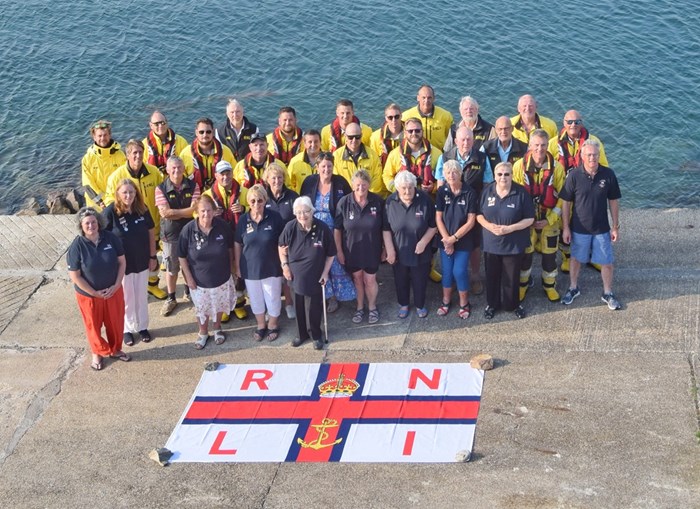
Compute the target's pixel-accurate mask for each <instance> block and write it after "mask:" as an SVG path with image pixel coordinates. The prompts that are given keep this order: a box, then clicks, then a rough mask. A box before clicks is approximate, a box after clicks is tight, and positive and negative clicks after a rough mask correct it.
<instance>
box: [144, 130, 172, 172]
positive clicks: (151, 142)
mask: <svg viewBox="0 0 700 509" xmlns="http://www.w3.org/2000/svg"><path fill="white" fill-rule="evenodd" d="M156 138H157V135H156V134H155V133H154V132H153V131H150V132H149V133H148V137H147V138H146V140H147V143H148V160H147V161H146V162H147V163H148V164H150V165H153V166H155V167H156V168H158V169H159V170H160V172H161V173H165V165H166V163H167V162H168V158H169V157H170V156H176V155H177V154H176V153H175V131H173V130H172V129H168V134H167V136H166V138H165V140H161V145H162V147H163V153H162V154H160V153H159V152H158V140H157V139H156Z"/></svg>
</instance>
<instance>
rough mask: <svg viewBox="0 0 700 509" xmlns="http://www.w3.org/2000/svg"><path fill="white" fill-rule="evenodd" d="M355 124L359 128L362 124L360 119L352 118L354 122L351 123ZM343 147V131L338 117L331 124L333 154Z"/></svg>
mask: <svg viewBox="0 0 700 509" xmlns="http://www.w3.org/2000/svg"><path fill="white" fill-rule="evenodd" d="M353 122H354V123H355V124H357V125H359V126H361V125H362V124H360V119H359V118H357V117H356V116H355V115H353V116H352V120H351V121H350V123H353ZM342 145H343V130H342V129H341V128H340V120H338V117H336V118H335V120H333V122H331V152H335V150H336V149H337V148H338V147H341V146H342Z"/></svg>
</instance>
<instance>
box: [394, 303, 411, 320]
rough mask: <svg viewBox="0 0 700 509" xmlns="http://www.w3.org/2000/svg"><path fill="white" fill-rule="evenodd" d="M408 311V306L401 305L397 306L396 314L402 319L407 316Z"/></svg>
mask: <svg viewBox="0 0 700 509" xmlns="http://www.w3.org/2000/svg"><path fill="white" fill-rule="evenodd" d="M409 312H410V310H409V309H408V306H406V307H403V306H402V307H400V308H399V314H398V315H397V316H398V317H399V318H401V319H402V320H404V319H406V318H408V313H409Z"/></svg>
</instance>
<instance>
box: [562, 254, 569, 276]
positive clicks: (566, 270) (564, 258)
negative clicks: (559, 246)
mask: <svg viewBox="0 0 700 509" xmlns="http://www.w3.org/2000/svg"><path fill="white" fill-rule="evenodd" d="M561 256H562V259H561V271H562V272H563V273H564V274H568V273H569V258H571V254H570V253H566V254H565V253H562V254H561Z"/></svg>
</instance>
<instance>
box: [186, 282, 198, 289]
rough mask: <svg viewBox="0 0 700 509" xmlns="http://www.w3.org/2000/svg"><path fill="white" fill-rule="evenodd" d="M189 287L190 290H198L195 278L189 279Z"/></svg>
mask: <svg viewBox="0 0 700 509" xmlns="http://www.w3.org/2000/svg"><path fill="white" fill-rule="evenodd" d="M187 288H189V289H190V290H196V289H197V283H195V282H194V280H192V281H187Z"/></svg>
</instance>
